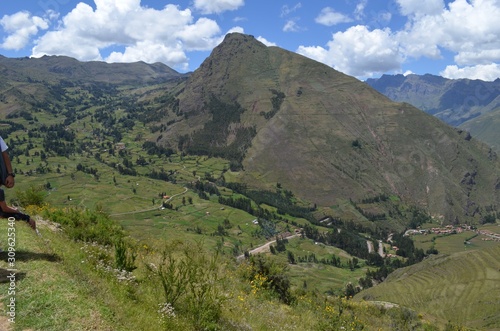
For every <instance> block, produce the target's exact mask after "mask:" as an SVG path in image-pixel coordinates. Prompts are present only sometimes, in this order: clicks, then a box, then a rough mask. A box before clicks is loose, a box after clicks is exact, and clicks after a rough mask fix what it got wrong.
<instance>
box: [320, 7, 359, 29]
mask: <svg viewBox="0 0 500 331" xmlns="http://www.w3.org/2000/svg"><path fill="white" fill-rule="evenodd" d="M315 21H316V23H319V24H322V25H326V26H333V25H336V24H339V23H347V22H351V21H352V19H351V18H350V17H348V16H346V15H344V14H342V13H339V12H336V11H335V10H333V8H331V7H325V8H323V9H322V10H321V12H320V13H319V15H318V16H317V17H316V19H315Z"/></svg>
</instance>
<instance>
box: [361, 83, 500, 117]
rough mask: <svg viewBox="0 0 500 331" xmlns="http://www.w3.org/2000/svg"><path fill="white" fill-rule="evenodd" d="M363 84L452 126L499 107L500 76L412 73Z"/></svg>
mask: <svg viewBox="0 0 500 331" xmlns="http://www.w3.org/2000/svg"><path fill="white" fill-rule="evenodd" d="M366 83H367V84H368V85H370V86H371V87H373V88H374V89H376V90H377V91H379V92H380V93H382V94H384V95H386V96H387V97H389V98H390V99H391V100H394V101H398V102H408V103H410V104H412V105H413V106H415V107H417V108H419V109H422V110H424V111H425V112H427V113H429V114H432V115H435V116H436V117H438V118H440V119H441V120H443V121H444V122H446V123H448V124H450V125H453V126H459V125H460V124H462V123H464V122H466V121H468V120H470V119H472V118H475V117H477V116H479V115H481V114H484V113H487V112H490V111H492V110H495V109H498V108H500V79H497V80H495V81H493V82H486V81H482V80H478V79H476V80H471V79H447V78H443V77H440V76H434V75H429V74H426V75H414V74H412V75H407V76H403V75H383V76H382V77H380V78H378V79H373V78H370V79H367V80H366Z"/></svg>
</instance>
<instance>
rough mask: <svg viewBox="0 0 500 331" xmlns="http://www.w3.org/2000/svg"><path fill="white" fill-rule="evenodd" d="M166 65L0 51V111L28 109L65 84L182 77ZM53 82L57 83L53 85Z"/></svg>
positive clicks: (127, 82) (132, 82) (140, 82)
mask: <svg viewBox="0 0 500 331" xmlns="http://www.w3.org/2000/svg"><path fill="white" fill-rule="evenodd" d="M188 75H189V74H180V73H178V72H176V71H175V70H173V69H172V68H169V67H168V66H166V65H164V64H161V63H155V64H146V63H144V62H136V63H111V64H110V63H105V62H98V61H92V62H80V61H78V60H76V59H73V58H70V57H66V56H43V57H41V58H27V57H25V58H7V57H4V56H1V55H0V112H2V113H5V114H10V113H11V112H13V111H16V110H28V111H29V110H31V109H33V107H34V106H35V105H38V106H40V105H41V104H43V103H45V102H49V103H50V102H52V100H57V99H60V94H61V93H62V88H64V87H68V86H81V87H83V86H94V87H95V86H97V85H98V86H99V89H102V88H105V89H107V90H114V89H116V88H117V87H119V86H121V87H123V86H126V85H129V86H135V87H138V86H144V85H146V84H158V83H162V82H163V83H164V82H169V81H176V80H179V79H181V80H182V79H183V78H184V77H186V76H188ZM56 86H57V87H56Z"/></svg>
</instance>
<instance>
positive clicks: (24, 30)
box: [0, 12, 49, 50]
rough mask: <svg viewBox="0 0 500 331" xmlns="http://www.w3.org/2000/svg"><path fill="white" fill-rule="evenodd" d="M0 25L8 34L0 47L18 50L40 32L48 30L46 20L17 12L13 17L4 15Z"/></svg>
mask: <svg viewBox="0 0 500 331" xmlns="http://www.w3.org/2000/svg"><path fill="white" fill-rule="evenodd" d="M0 25H1V26H2V28H3V29H4V30H5V31H6V32H7V33H9V35H8V36H7V37H6V38H5V39H4V40H3V42H2V44H0V47H2V48H5V49H14V50H19V49H22V48H24V47H25V46H26V45H27V44H28V43H29V42H30V40H31V38H32V36H34V35H36V34H37V33H38V32H39V31H40V30H46V29H48V28H49V21H48V19H45V18H42V17H39V16H31V14H30V13H28V12H17V13H15V14H13V15H4V16H3V17H2V19H0Z"/></svg>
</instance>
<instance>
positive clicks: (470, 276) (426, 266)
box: [355, 245, 500, 330]
mask: <svg viewBox="0 0 500 331" xmlns="http://www.w3.org/2000/svg"><path fill="white" fill-rule="evenodd" d="M499 283H500V246H498V245H497V246H495V247H492V248H489V249H482V250H474V251H465V252H458V253H454V254H451V255H439V256H433V257H430V258H428V259H426V260H424V261H423V262H421V263H419V264H417V265H414V266H411V267H407V268H403V269H399V270H397V271H395V272H393V273H392V274H391V275H390V276H389V277H388V278H387V280H385V281H384V282H383V283H382V284H380V285H378V286H375V287H373V288H370V289H367V290H364V291H362V292H361V293H359V294H357V295H356V298H355V299H356V300H368V301H386V302H390V303H395V304H398V305H401V306H405V307H408V308H411V309H415V310H417V311H420V312H423V313H425V314H427V315H432V316H434V317H436V318H438V319H440V320H442V321H448V320H452V321H455V322H457V323H460V324H462V325H464V326H467V327H471V328H475V329H478V330H498V327H499V325H500V316H499V315H498V307H499V306H500V299H499V298H500V287H499V286H498V284H499Z"/></svg>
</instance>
